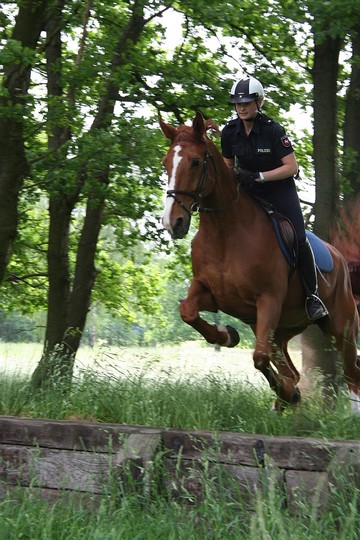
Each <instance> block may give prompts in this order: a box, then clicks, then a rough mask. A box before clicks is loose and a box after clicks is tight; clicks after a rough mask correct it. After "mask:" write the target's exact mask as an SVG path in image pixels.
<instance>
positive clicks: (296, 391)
mask: <svg viewBox="0 0 360 540" xmlns="http://www.w3.org/2000/svg"><path fill="white" fill-rule="evenodd" d="M300 401H301V392H300V389H299V388H298V386H295V389H294V392H293V395H292V396H291V399H290V403H291V405H297V404H298V403H299V402H300Z"/></svg>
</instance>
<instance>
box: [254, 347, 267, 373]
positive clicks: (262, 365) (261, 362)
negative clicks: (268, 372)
mask: <svg viewBox="0 0 360 540" xmlns="http://www.w3.org/2000/svg"><path fill="white" fill-rule="evenodd" d="M253 360H254V366H255V368H256V369H258V370H259V371H264V369H266V368H267V367H268V366H269V364H270V356H269V354H268V353H266V352H256V351H255V352H254V354H253Z"/></svg>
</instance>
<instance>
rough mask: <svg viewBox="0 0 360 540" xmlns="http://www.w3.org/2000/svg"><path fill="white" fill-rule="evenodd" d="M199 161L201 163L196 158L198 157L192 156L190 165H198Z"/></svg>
mask: <svg viewBox="0 0 360 540" xmlns="http://www.w3.org/2000/svg"><path fill="white" fill-rule="evenodd" d="M200 163H201V159H200V158H198V157H194V158H193V159H192V162H191V165H192V167H198V166H199V165H200Z"/></svg>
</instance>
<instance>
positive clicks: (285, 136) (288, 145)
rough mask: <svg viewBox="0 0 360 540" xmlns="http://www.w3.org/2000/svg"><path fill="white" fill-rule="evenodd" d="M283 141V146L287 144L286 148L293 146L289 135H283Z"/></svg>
mask: <svg viewBox="0 0 360 540" xmlns="http://www.w3.org/2000/svg"><path fill="white" fill-rule="evenodd" d="M281 142H282V144H283V146H285V148H289V147H290V146H291V142H290V139H289V137H288V136H287V135H284V136H283V137H281Z"/></svg>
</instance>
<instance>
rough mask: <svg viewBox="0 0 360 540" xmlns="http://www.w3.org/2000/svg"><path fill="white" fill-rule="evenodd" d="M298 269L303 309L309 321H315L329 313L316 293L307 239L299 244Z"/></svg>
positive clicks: (314, 274) (312, 256)
mask: <svg viewBox="0 0 360 540" xmlns="http://www.w3.org/2000/svg"><path fill="white" fill-rule="evenodd" d="M298 269H299V272H300V275H301V278H302V281H303V285H304V289H305V294H306V301H305V310H306V314H307V316H308V318H309V319H310V320H311V321H316V320H317V319H321V318H322V317H326V315H328V314H329V312H328V310H327V309H326V307H325V306H324V304H323V302H322V301H321V300H320V298H319V295H318V283H317V275H316V265H315V260H314V255H313V251H312V249H311V245H310V242H309V240H308V239H306V240H305V242H302V243H301V244H299V254H298Z"/></svg>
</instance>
